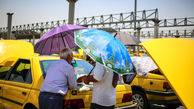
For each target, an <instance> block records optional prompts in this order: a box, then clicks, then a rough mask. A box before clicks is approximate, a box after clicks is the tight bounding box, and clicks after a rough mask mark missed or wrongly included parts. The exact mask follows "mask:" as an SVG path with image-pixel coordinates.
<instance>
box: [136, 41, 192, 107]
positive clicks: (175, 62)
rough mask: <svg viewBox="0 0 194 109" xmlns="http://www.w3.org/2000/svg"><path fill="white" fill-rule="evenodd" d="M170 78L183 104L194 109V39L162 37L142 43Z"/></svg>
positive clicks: (171, 84)
mask: <svg viewBox="0 0 194 109" xmlns="http://www.w3.org/2000/svg"><path fill="white" fill-rule="evenodd" d="M140 45H141V46H143V47H144V48H145V50H146V52H147V53H148V55H149V56H150V57H151V58H152V59H153V61H154V62H155V63H156V65H157V66H158V68H159V70H160V72H161V73H162V74H163V75H164V76H165V78H166V79H167V80H168V83H169V85H170V87H171V88H172V89H173V91H174V93H175V94H176V96H177V97H178V98H179V100H180V102H181V104H182V105H183V106H184V107H185V108H186V109H194V103H193V98H194V94H193V83H194V79H193V72H194V51H193V50H194V40H193V39H186V38H160V39H153V40H149V41H146V42H143V43H141V44H140Z"/></svg>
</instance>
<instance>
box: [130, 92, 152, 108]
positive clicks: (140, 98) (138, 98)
mask: <svg viewBox="0 0 194 109" xmlns="http://www.w3.org/2000/svg"><path fill="white" fill-rule="evenodd" d="M132 100H133V103H137V106H136V108H135V109H148V101H147V98H146V96H145V94H144V93H143V92H141V91H134V93H133V96H132Z"/></svg>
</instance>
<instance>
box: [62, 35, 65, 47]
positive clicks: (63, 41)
mask: <svg viewBox="0 0 194 109" xmlns="http://www.w3.org/2000/svg"><path fill="white" fill-rule="evenodd" d="M63 38H64V37H63V36H62V40H63V44H64V47H65V41H64V39H63Z"/></svg>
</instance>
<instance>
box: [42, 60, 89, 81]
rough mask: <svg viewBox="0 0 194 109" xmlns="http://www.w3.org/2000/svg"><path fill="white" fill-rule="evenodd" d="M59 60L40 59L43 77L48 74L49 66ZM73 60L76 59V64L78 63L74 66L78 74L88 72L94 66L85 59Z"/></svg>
mask: <svg viewBox="0 0 194 109" xmlns="http://www.w3.org/2000/svg"><path fill="white" fill-rule="evenodd" d="M57 61H58V60H43V61H40V64H41V68H42V72H43V77H45V76H46V72H47V70H48V68H49V67H50V65H52V64H53V63H56V62H57ZM73 61H76V64H77V66H76V67H74V69H75V73H76V74H88V73H89V72H90V71H91V70H92V68H93V66H92V65H91V64H89V63H88V62H86V61H83V60H73Z"/></svg>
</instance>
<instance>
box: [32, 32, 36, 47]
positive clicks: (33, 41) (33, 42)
mask: <svg viewBox="0 0 194 109" xmlns="http://www.w3.org/2000/svg"><path fill="white" fill-rule="evenodd" d="M32 45H33V46H34V45H35V35H33V40H32Z"/></svg>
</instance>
